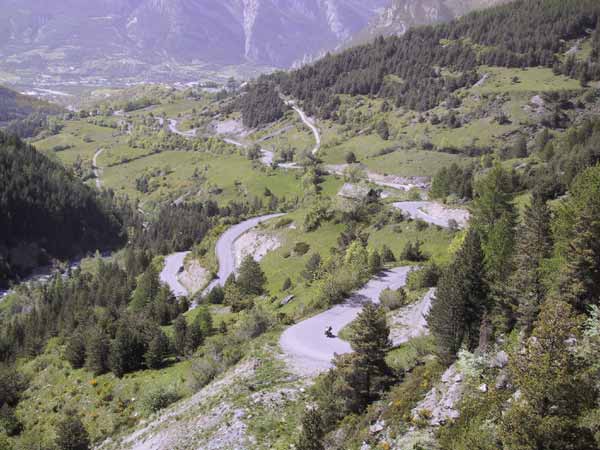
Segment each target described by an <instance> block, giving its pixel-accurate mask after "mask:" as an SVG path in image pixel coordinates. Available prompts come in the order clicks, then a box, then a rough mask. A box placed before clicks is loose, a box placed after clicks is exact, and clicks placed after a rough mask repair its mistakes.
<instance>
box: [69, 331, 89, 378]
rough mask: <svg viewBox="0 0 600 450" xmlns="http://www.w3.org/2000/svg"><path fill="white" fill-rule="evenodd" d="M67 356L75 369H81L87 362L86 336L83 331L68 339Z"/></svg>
mask: <svg viewBox="0 0 600 450" xmlns="http://www.w3.org/2000/svg"><path fill="white" fill-rule="evenodd" d="M65 358H66V359H67V361H69V362H70V363H71V366H73V368H74V369H81V368H82V367H83V365H84V364H85V338H84V336H83V334H82V333H80V332H76V333H75V334H73V335H72V336H71V337H70V338H69V340H68V341H67V346H66V347H65Z"/></svg>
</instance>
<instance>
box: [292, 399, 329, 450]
mask: <svg viewBox="0 0 600 450" xmlns="http://www.w3.org/2000/svg"><path fill="white" fill-rule="evenodd" d="M324 435H325V433H324V430H323V419H322V418H321V414H319V411H318V410H317V409H315V408H309V409H307V410H306V411H305V412H304V416H302V431H301V432H300V436H299V438H298V442H297V444H296V450H324V449H325V447H324V446H323V436H324Z"/></svg>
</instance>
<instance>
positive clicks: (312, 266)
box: [302, 253, 321, 282]
mask: <svg viewBox="0 0 600 450" xmlns="http://www.w3.org/2000/svg"><path fill="white" fill-rule="evenodd" d="M320 270H321V255H320V254H319V253H313V254H312V255H310V258H308V261H306V266H305V267H304V270H303V271H302V276H303V277H304V279H305V280H307V281H309V282H310V281H314V280H316V279H317V278H318V276H319V271H320Z"/></svg>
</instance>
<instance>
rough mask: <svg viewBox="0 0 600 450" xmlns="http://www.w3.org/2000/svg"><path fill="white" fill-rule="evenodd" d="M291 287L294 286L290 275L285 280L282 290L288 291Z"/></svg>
mask: <svg viewBox="0 0 600 450" xmlns="http://www.w3.org/2000/svg"><path fill="white" fill-rule="evenodd" d="M291 287H292V280H291V279H290V277H287V278H286V279H285V281H284V282H283V286H281V290H282V291H287V290H288V289H290V288H291Z"/></svg>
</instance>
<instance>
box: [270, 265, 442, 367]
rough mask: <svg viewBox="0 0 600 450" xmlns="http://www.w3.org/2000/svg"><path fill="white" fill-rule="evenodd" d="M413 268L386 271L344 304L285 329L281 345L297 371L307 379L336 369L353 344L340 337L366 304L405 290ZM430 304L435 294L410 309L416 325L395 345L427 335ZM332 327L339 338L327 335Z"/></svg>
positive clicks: (408, 315)
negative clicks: (334, 362) (336, 358)
mask: <svg viewBox="0 0 600 450" xmlns="http://www.w3.org/2000/svg"><path fill="white" fill-rule="evenodd" d="M411 269H412V268H411V267H397V268H395V269H391V270H387V271H384V272H382V273H381V274H380V275H379V276H377V277H375V278H373V279H372V280H371V281H369V282H368V283H367V284H366V285H365V286H364V287H363V288H362V289H360V290H359V291H357V292H356V293H354V294H353V295H352V296H351V297H350V298H349V299H348V300H347V301H346V302H345V303H344V304H341V305H337V306H334V307H333V308H331V309H329V310H327V311H325V312H322V313H321V314H317V315H316V316H314V317H311V318H309V319H306V320H304V321H302V322H300V323H298V324H296V325H293V326H291V327H289V328H288V329H287V330H285V331H284V332H283V334H282V335H281V338H280V341H279V344H280V346H281V349H282V350H283V352H284V355H285V359H286V360H287V361H288V363H289V364H290V365H291V367H292V368H293V369H294V371H295V372H296V373H299V374H300V375H303V376H313V375H317V374H318V373H320V372H323V371H325V370H327V369H329V368H331V367H332V362H331V360H332V359H333V357H334V356H335V355H336V354H338V355H340V354H344V353H349V352H351V351H352V348H351V347H350V344H349V343H348V342H346V341H344V340H342V339H340V338H339V337H337V334H338V333H339V332H340V331H341V330H342V329H343V328H344V327H345V326H346V325H348V324H349V323H351V322H352V321H353V320H354V319H355V318H356V316H358V313H359V312H360V311H361V310H362V307H363V305H364V304H365V302H368V301H371V302H373V303H379V294H380V293H381V292H382V291H383V290H384V289H386V288H390V289H399V288H401V287H404V286H405V285H406V278H407V276H408V273H409V272H410V270H411ZM430 305H431V294H428V295H426V296H425V298H423V300H421V301H420V302H419V303H417V304H415V305H410V306H409V307H407V308H406V316H407V317H406V319H405V321H406V322H407V323H412V324H413V325H409V328H411V330H410V332H407V333H405V334H403V335H400V336H399V338H398V339H397V340H394V344H395V345H399V344H401V343H403V342H406V341H407V340H408V339H410V337H412V336H415V335H418V334H420V333H422V332H424V326H426V324H425V320H424V318H423V317H422V316H423V315H424V314H427V312H428V311H429V308H430ZM403 323H404V322H403ZM329 326H331V327H332V329H333V334H334V335H336V337H334V338H328V337H326V336H325V329H326V328H327V327H329Z"/></svg>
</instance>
